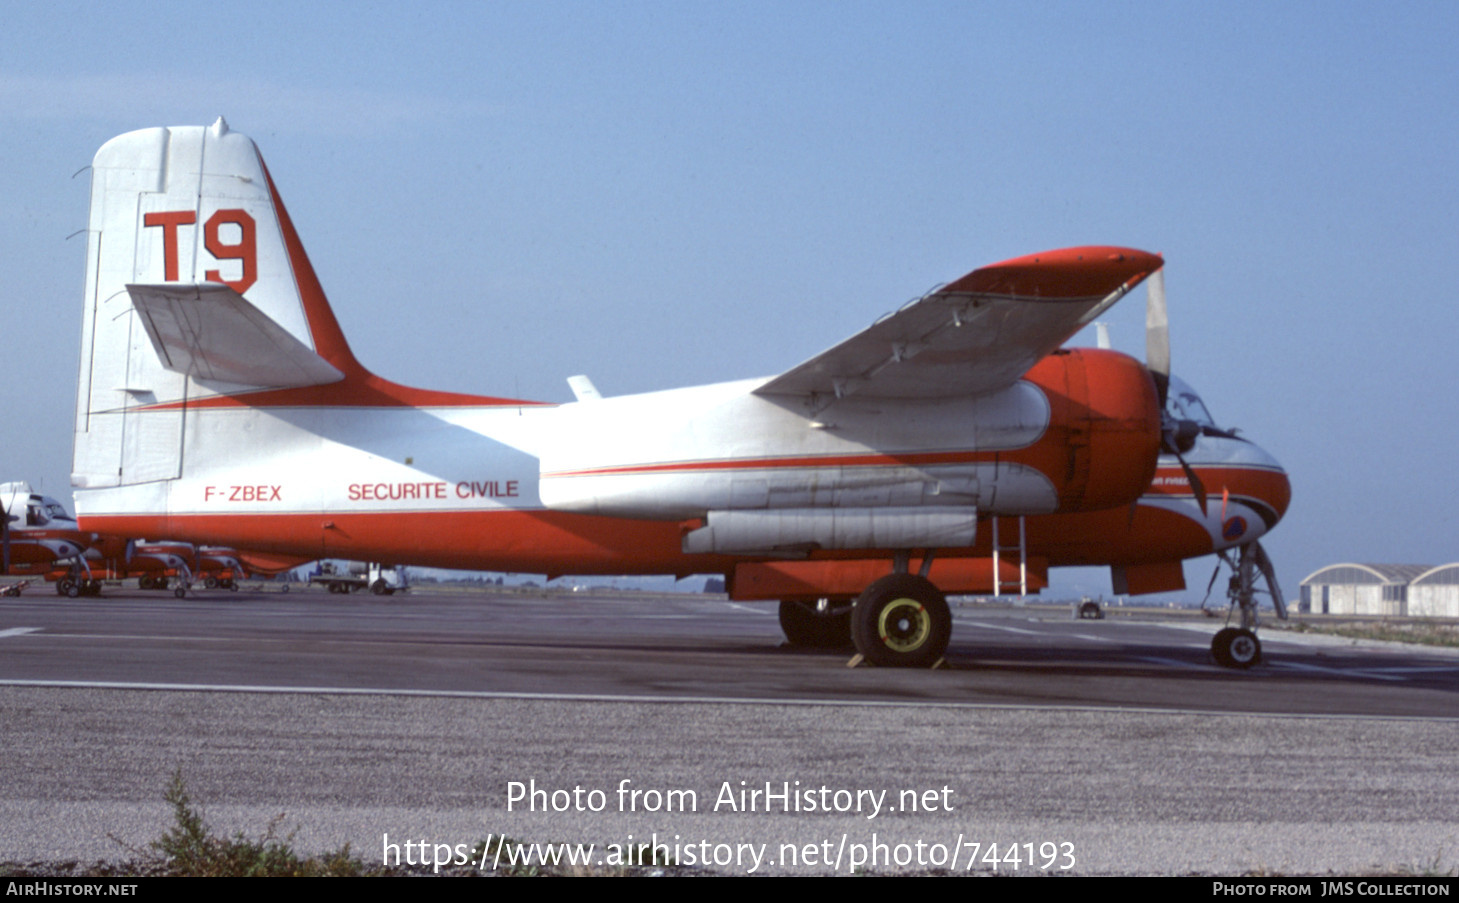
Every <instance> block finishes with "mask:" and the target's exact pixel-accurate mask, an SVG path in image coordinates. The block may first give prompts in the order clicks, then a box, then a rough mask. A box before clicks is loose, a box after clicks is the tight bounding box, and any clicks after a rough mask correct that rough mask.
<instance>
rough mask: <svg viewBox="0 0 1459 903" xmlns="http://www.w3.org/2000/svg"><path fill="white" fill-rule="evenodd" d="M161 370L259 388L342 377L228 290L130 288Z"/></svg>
mask: <svg viewBox="0 0 1459 903" xmlns="http://www.w3.org/2000/svg"><path fill="white" fill-rule="evenodd" d="M127 292H128V293H130V294H131V296H132V304H133V305H134V306H135V307H136V310H137V313H138V314H140V315H141V318H142V325H143V326H144V327H145V328H146V330H147V336H148V337H149V338H150V339H151V340H152V347H153V348H155V349H156V350H157V356H158V357H159V358H161V359H162V365H163V366H164V367H166V368H167V369H169V370H171V371H173V372H175V373H184V374H186V375H188V376H191V377H193V378H195V379H206V380H214V381H218V382H226V383H235V384H238V385H243V386H257V387H260V388H296V387H300V386H322V385H327V384H329V383H334V382H339V381H340V380H341V379H344V374H343V373H342V372H340V371H339V370H338V369H336V368H335V367H334V366H333V365H332V364H330V363H329V362H328V361H326V360H325V359H324V358H322V357H320V356H319V355H318V354H315V353H314V352H313V351H312V350H310V349H309V347H308V346H306V345H305V344H304V343H303V342H300V341H299V340H298V339H296V338H295V337H294V336H293V335H292V334H291V333H290V332H289V331H288V330H286V329H284V327H282V326H280V325H279V324H278V323H275V322H274V321H273V320H272V319H270V318H269V317H268V315H267V314H265V313H264V312H263V311H261V310H259V309H258V308H257V307H254V306H253V305H252V304H250V303H249V302H248V299H246V298H244V297H243V296H242V295H240V294H238V292H236V291H234V290H233V289H232V288H229V287H228V286H226V285H220V284H216V283H210V282H208V283H202V284H200V285H178V284H167V285H128V286H127Z"/></svg>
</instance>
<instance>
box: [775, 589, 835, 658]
mask: <svg viewBox="0 0 1459 903" xmlns="http://www.w3.org/2000/svg"><path fill="white" fill-rule="evenodd" d="M780 629H781V630H783V631H785V640H786V642H788V643H790V645H792V646H800V647H802V648H804V649H845V648H846V647H847V646H850V645H851V606H849V605H844V604H843V605H839V606H836V605H833V606H832V607H831V609H830V610H828V611H825V612H821V611H817V610H816V606H815V603H813V602H796V601H792V600H789V599H786V600H783V601H782V602H781V603H780Z"/></svg>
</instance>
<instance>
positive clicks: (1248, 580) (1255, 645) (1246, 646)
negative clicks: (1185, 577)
mask: <svg viewBox="0 0 1459 903" xmlns="http://www.w3.org/2000/svg"><path fill="white" fill-rule="evenodd" d="M1220 555H1221V560H1222V561H1224V562H1226V564H1227V566H1228V567H1230V568H1231V572H1232V573H1231V581H1230V582H1229V583H1228V584H1227V586H1226V597H1227V598H1228V599H1230V600H1231V611H1232V612H1237V611H1239V612H1240V625H1241V626H1239V627H1233V626H1227V627H1224V628H1222V629H1221V630H1218V631H1217V632H1216V636H1215V637H1214V638H1213V639H1212V640H1211V657H1212V658H1214V659H1215V660H1216V664H1218V665H1221V666H1223V667H1226V668H1250V667H1251V666H1252V665H1255V664H1257V663H1258V662H1260V661H1261V640H1259V639H1257V638H1256V628H1257V614H1256V605H1257V600H1258V596H1259V595H1260V594H1261V593H1262V592H1266V593H1267V594H1269V595H1270V596H1271V598H1272V606H1273V607H1274V608H1275V609H1276V610H1277V617H1278V618H1281V619H1282V620H1284V621H1285V620H1286V619H1287V606H1286V603H1285V602H1283V601H1282V588H1281V587H1280V586H1279V585H1278V584H1277V578H1276V572H1275V569H1274V568H1273V567H1272V562H1271V559H1270V558H1268V557H1267V554H1266V550H1265V549H1263V548H1262V547H1261V543H1259V542H1249V543H1247V544H1246V545H1244V546H1241V547H1240V548H1239V549H1238V551H1237V553H1236V555H1235V560H1232V557H1231V556H1229V555H1228V554H1227V553H1226V552H1221V553H1220ZM1217 567H1218V568H1219V567H1220V566H1219V565H1217ZM1218 572H1219V571H1218ZM1215 579H1216V578H1215V575H1212V577H1211V580H1212V582H1215ZM1262 582H1265V583H1266V589H1265V590H1261V589H1259V588H1258V587H1259V584H1260V583H1262Z"/></svg>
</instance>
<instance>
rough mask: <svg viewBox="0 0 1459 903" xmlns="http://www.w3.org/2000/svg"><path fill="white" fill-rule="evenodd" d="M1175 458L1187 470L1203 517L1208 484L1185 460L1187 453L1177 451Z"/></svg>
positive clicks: (1186, 476)
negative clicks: (1203, 481)
mask: <svg viewBox="0 0 1459 903" xmlns="http://www.w3.org/2000/svg"><path fill="white" fill-rule="evenodd" d="M1175 460H1177V461H1179V462H1180V466H1181V469H1182V470H1184V471H1185V478H1186V479H1187V480H1189V481H1190V484H1191V492H1194V493H1195V494H1196V501H1197V502H1199V503H1200V506H1201V516H1202V517H1205V516H1206V485H1205V484H1204V483H1202V482H1201V478H1200V477H1198V476H1196V472H1195V469H1194V468H1192V467H1191V466H1190V465H1189V464H1187V463H1186V462H1185V455H1182V454H1180V453H1179V452H1177V453H1176V455H1175Z"/></svg>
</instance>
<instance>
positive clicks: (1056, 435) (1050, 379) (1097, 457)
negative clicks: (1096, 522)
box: [1007, 348, 1160, 512]
mask: <svg viewBox="0 0 1459 903" xmlns="http://www.w3.org/2000/svg"><path fill="white" fill-rule="evenodd" d="M1025 379H1027V380H1028V381H1029V382H1031V383H1033V384H1034V385H1036V386H1038V387H1039V389H1040V390H1042V391H1043V393H1044V395H1045V396H1046V397H1047V398H1048V400H1049V407H1050V422H1049V429H1048V431H1047V432H1046V433H1045V434H1044V436H1043V437H1042V438H1041V439H1040V440H1039V441H1038V442H1037V443H1035V444H1034V445H1033V446H1032V447H1030V448H1027V449H1024V450H1021V451H1018V452H1013V453H1010V454H1009V455H1008V456H1007V457H1008V460H1010V461H1014V462H1018V463H1021V464H1027V465H1029V466H1032V467H1036V468H1038V470H1039V471H1040V472H1042V473H1043V474H1044V475H1045V476H1047V477H1048V478H1049V480H1050V481H1052V482H1053V484H1054V486H1055V488H1056V490H1057V492H1058V498H1059V511H1060V512H1071V511H1098V510H1101V509H1105V508H1116V507H1120V506H1122V505H1129V504H1131V503H1132V502H1134V501H1135V500H1136V499H1138V498H1139V497H1140V496H1141V495H1143V494H1144V493H1145V491H1146V490H1147V489H1149V487H1150V480H1151V479H1152V478H1153V477H1154V475H1155V465H1156V459H1157V457H1158V456H1159V454H1160V407H1159V401H1158V399H1157V397H1156V395H1155V383H1154V381H1153V380H1152V379H1151V378H1150V372H1149V371H1148V370H1146V369H1145V366H1144V365H1143V364H1141V363H1140V362H1139V361H1137V360H1135V359H1134V358H1132V357H1130V356H1129V355H1126V354H1120V353H1119V352H1116V351H1106V350H1102V349H1094V348H1075V349H1068V350H1064V351H1059V352H1056V353H1054V354H1051V355H1049V356H1048V357H1046V358H1044V359H1043V360H1042V361H1040V362H1039V363H1038V364H1037V365H1035V366H1034V368H1033V369H1032V370H1030V371H1029V372H1028V374H1027V376H1026V377H1025Z"/></svg>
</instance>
